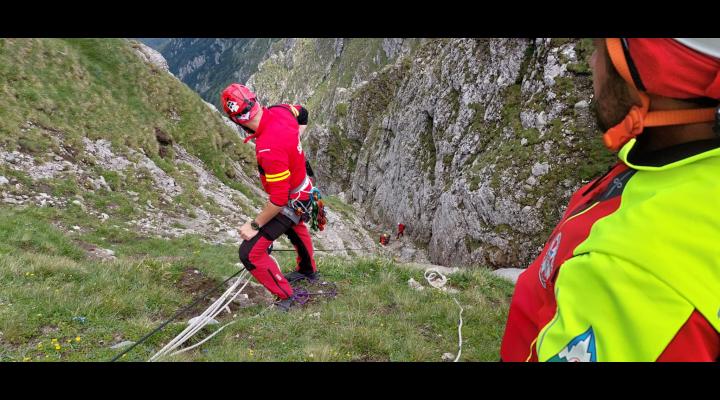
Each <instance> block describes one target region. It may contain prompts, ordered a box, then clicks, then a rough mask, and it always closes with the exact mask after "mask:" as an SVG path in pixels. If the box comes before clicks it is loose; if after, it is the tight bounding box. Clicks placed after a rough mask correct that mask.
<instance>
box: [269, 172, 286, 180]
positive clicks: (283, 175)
mask: <svg viewBox="0 0 720 400" xmlns="http://www.w3.org/2000/svg"><path fill="white" fill-rule="evenodd" d="M281 175H282V176H273V177H272V178H268V176H270V175H265V181H267V182H278V181H282V180H285V179H287V178H289V177H290V172H288V173H286V174H281Z"/></svg>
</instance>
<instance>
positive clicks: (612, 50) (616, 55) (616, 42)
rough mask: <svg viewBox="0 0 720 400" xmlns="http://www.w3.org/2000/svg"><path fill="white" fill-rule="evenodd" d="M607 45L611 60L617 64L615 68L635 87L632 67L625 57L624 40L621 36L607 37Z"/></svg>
mask: <svg viewBox="0 0 720 400" xmlns="http://www.w3.org/2000/svg"><path fill="white" fill-rule="evenodd" d="M605 46H606V47H607V52H608V54H609V55H610V60H611V61H612V63H613V65H614V66H615V70H616V71H617V72H618V73H619V74H620V76H622V78H623V79H625V82H627V83H629V84H630V85H632V87H633V88H635V89H636V90H637V87H635V81H633V78H632V76H631V75H630V67H628V63H627V59H626V58H625V52H624V51H623V46H622V41H621V40H620V38H607V39H605Z"/></svg>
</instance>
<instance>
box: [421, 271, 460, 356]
mask: <svg viewBox="0 0 720 400" xmlns="http://www.w3.org/2000/svg"><path fill="white" fill-rule="evenodd" d="M425 280H426V281H427V283H428V284H429V285H430V286H432V287H434V288H435V289H438V290H442V291H444V292H445V293H447V291H446V290H445V287H444V286H445V284H446V283H447V277H446V276H445V275H443V274H442V272H440V271H438V270H437V269H435V268H428V269H427V270H425ZM452 299H453V301H455V304H457V306H458V307H460V320H459V321H458V353H457V356H456V357H455V360H454V361H453V362H458V360H460V354H462V326H463V319H462V313H463V311H465V310H464V309H463V307H462V306H461V305H460V303H459V302H458V301H457V299H456V298H455V296H452Z"/></svg>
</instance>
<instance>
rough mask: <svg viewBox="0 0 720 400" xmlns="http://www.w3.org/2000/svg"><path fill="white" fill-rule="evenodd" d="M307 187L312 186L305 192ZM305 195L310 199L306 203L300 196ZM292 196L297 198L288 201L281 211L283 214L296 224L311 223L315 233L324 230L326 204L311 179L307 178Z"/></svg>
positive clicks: (293, 191)
mask: <svg viewBox="0 0 720 400" xmlns="http://www.w3.org/2000/svg"><path fill="white" fill-rule="evenodd" d="M307 185H310V187H311V189H310V190H303V189H304V188H305V187H306V186H307ZM303 193H307V194H308V195H309V197H310V199H309V200H305V201H302V200H300V196H301V195H302V194H303ZM290 195H291V196H292V195H295V196H294V198H291V199H290V200H288V204H287V206H285V207H283V209H282V210H281V211H280V212H281V214H283V215H285V216H286V217H288V218H289V219H290V220H292V221H293V222H294V223H296V224H297V223H299V222H300V221H303V222H310V228H311V229H312V230H314V231H318V230H319V231H322V230H324V229H325V224H327V216H326V214H325V203H324V202H323V201H322V194H321V193H320V189H318V188H317V187H315V186H313V184H312V181H311V180H310V178H308V177H307V176H305V179H304V180H303V182H302V183H301V184H300V185H299V186H298V187H297V188H295V189H293V190H292V191H291V192H290Z"/></svg>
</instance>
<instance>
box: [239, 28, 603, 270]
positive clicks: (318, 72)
mask: <svg viewBox="0 0 720 400" xmlns="http://www.w3.org/2000/svg"><path fill="white" fill-rule="evenodd" d="M373 40H374V39H372V40H367V41H366V42H365V44H364V47H363V49H364V51H361V52H356V54H357V53H359V54H362V57H360V58H358V59H355V57H358V56H357V55H353V54H351V53H350V50H349V47H350V45H351V44H353V42H352V41H351V42H350V43H347V42H346V41H344V42H343V43H342V46H339V45H338V41H337V40H333V39H317V40H314V39H313V40H309V39H298V40H297V41H295V42H293V43H292V44H289V45H288V46H287V47H286V48H283V50H282V51H277V52H275V53H274V54H272V55H271V56H270V57H268V59H267V60H266V61H265V62H264V63H263V64H261V66H260V67H259V70H258V72H257V73H256V74H255V75H253V77H252V78H251V79H250V82H251V83H252V84H253V85H255V89H256V90H257V91H258V92H259V93H262V94H263V95H264V96H265V97H266V98H267V99H269V100H272V101H280V100H284V101H288V100H296V99H297V100H300V101H303V102H304V103H305V104H308V106H309V108H310V112H311V117H314V118H313V119H312V121H311V124H310V126H309V128H308V130H307V139H306V147H305V148H306V149H307V152H308V154H309V157H310V158H311V159H312V160H314V161H315V162H316V163H317V164H318V165H319V167H318V168H316V174H317V175H318V181H319V182H321V184H322V185H323V187H324V188H325V189H326V190H327V191H328V192H330V193H341V192H342V193H343V195H344V196H345V198H346V199H347V200H348V201H349V202H351V203H356V205H357V206H358V207H362V208H364V209H365V210H366V212H367V216H368V217H369V218H370V219H371V220H372V221H373V222H375V223H378V224H383V225H384V226H390V227H393V226H395V225H396V224H397V223H398V221H402V222H404V223H405V224H406V225H407V230H406V234H407V235H409V237H410V238H412V239H414V240H415V241H416V242H417V243H419V244H420V245H421V246H427V249H428V252H429V256H430V261H431V262H433V263H438V264H443V265H469V264H470V265H472V264H475V265H487V266H491V267H495V268H498V267H525V266H526V265H527V264H528V263H529V262H530V261H531V260H532V258H534V257H535V256H536V255H537V253H538V251H539V249H540V247H541V246H542V244H543V243H544V240H545V239H546V236H547V234H548V233H549V231H550V229H552V227H553V226H554V223H555V222H556V221H557V220H558V218H559V216H560V214H561V212H562V211H563V205H564V204H565V203H566V202H567V199H568V197H569V195H570V194H571V193H572V192H573V191H574V190H575V189H576V188H577V187H579V185H580V184H581V183H582V182H583V181H584V180H586V179H590V178H591V177H592V176H594V175H596V174H597V173H600V172H602V171H603V170H604V169H605V168H606V167H607V166H609V164H610V163H611V162H612V155H611V154H610V153H609V152H606V151H605V150H604V149H603V148H602V142H601V141H600V140H599V136H598V135H597V133H596V132H595V127H594V122H593V118H592V116H591V114H590V108H589V107H588V104H589V100H590V98H591V93H592V87H591V79H590V75H589V69H588V67H587V62H586V59H587V57H588V56H589V53H590V51H591V50H592V49H591V42H590V41H588V40H582V41H581V40H569V39H436V40H422V41H416V42H408V43H406V44H403V43H404V42H402V41H400V42H398V41H396V40H389V39H385V40H378V41H377V42H373ZM354 45H356V46H358V47H360V46H359V44H358V42H354ZM373 46H377V49H378V51H380V52H381V53H382V54H383V57H378V58H373V57H372V56H371V57H369V58H368V55H369V54H372V49H373V48H374V47H373ZM324 49H327V50H324ZM338 49H340V50H338ZM338 51H339V53H338ZM393 57H394V58H393ZM375 60H378V63H375ZM368 66H373V68H368ZM296 73H297V75H296ZM298 77H305V79H296V78H298Z"/></svg>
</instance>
